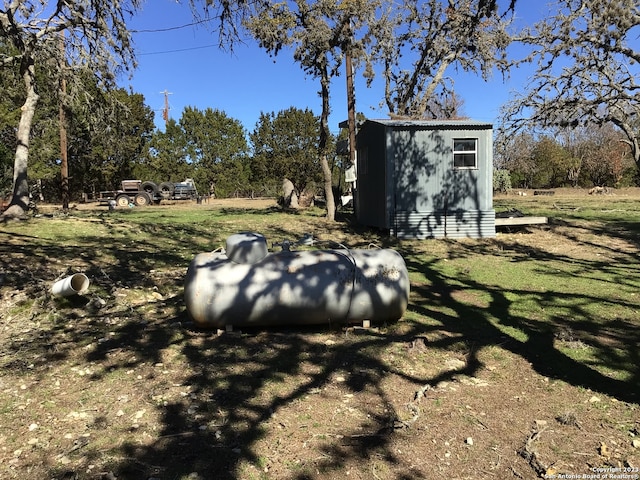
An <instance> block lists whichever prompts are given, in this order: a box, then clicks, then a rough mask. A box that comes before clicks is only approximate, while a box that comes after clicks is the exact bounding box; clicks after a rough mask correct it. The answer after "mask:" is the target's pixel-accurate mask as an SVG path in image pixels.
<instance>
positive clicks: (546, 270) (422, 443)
mask: <svg viewBox="0 0 640 480" xmlns="http://www.w3.org/2000/svg"><path fill="white" fill-rule="evenodd" d="M528 193H529V195H527V196H517V195H509V196H501V197H497V198H496V199H495V202H494V203H495V207H496V210H498V211H500V210H509V209H518V210H520V211H522V212H523V213H524V214H526V215H544V216H548V217H549V220H550V223H549V225H546V226H541V227H535V228H533V227H531V228H525V229H519V230H513V231H504V232H499V233H498V235H497V236H496V237H495V238H491V239H481V240H472V239H467V240H455V241H454V240H446V239H445V240H426V241H400V240H397V239H393V238H389V237H388V236H385V235H384V234H382V233H381V232H376V231H371V230H367V229H364V228H362V227H358V226H356V225H353V223H352V221H351V218H350V216H349V215H339V219H338V220H339V221H337V222H334V223H327V222H326V221H325V220H324V216H323V212H322V210H320V209H311V210H309V211H306V212H301V213H286V212H282V211H281V210H280V209H279V208H278V207H277V205H275V202H273V201H264V200H228V201H223V200H219V201H215V202H212V203H209V204H202V205H196V204H192V203H188V204H187V203H180V204H174V205H161V206H153V207H145V208H134V209H123V210H121V209H118V210H116V211H112V212H109V211H107V209H106V208H103V207H93V208H88V207H87V206H81V207H79V208H77V209H73V210H72V211H71V212H70V213H69V214H68V215H63V214H62V213H61V212H60V211H58V210H57V209H56V208H55V207H41V209H40V214H39V215H38V216H36V217H35V218H31V219H29V220H28V221H24V222H15V223H6V224H0V238H1V239H2V242H0V367H1V368H0V412H1V415H0V478H7V479H24V478H33V479H63V478H65V479H71V478H77V479H101V480H102V479H105V480H107V479H110V480H112V479H114V478H117V479H136V480H137V479H143V480H152V479H160V480H169V479H171V480H174V479H183V480H187V479H190V480H196V479H226V478H228V479H297V480H303V479H304V480H307V479H325V478H329V479H333V478H335V479H344V478H354V479H414V478H424V479H434V478H459V479H463V478H469V479H478V478H498V479H505V478H524V479H530V478H531V479H533V478H541V477H543V476H544V475H547V478H552V475H557V474H567V475H579V478H582V475H589V474H594V473H597V472H605V473H608V474H609V473H626V474H629V475H635V477H627V478H640V471H639V470H638V468H640V408H639V404H640V349H639V346H640V262H639V252H640V250H639V247H640V193H638V190H625V191H616V192H615V193H614V194H612V195H601V196H589V195H587V193H586V191H577V190H567V191H558V192H557V193H556V195H554V196H540V197H538V196H533V195H531V192H528ZM242 231H255V232H259V233H262V234H263V235H265V236H266V237H267V239H268V241H269V246H270V247H271V243H274V242H279V241H282V240H284V239H289V240H295V239H297V238H299V237H301V236H302V235H304V234H312V235H313V236H314V237H315V238H316V239H318V240H321V241H323V240H327V241H329V240H332V241H338V242H340V243H343V244H345V245H348V246H349V247H351V248H367V247H368V246H370V245H376V246H380V247H386V248H393V249H396V250H397V251H399V252H400V253H401V254H402V256H403V257H404V259H405V262H406V264H407V267H408V270H409V275H410V280H411V296H410V304H409V307H408V310H407V312H406V314H405V315H404V316H403V318H402V319H400V320H399V321H394V322H387V323H384V324H380V325H373V326H372V328H369V329H362V328H359V327H358V326H357V325H348V326H347V325H335V324H331V325H319V326H315V327H300V326H296V325H282V326H280V327H270V328H259V327H252V328H244V329H241V330H239V329H235V330H234V331H233V332H231V333H225V334H222V335H218V334H217V332H216V331H208V330H202V329H199V328H197V327H196V326H195V325H193V324H192V322H191V321H190V320H189V318H188V315H187V314H186V312H185V307H184V302H183V298H182V285H183V281H184V275H185V272H186V268H187V266H188V265H189V262H190V261H191V260H192V259H193V257H194V256H195V255H196V254H198V253H200V252H205V251H211V250H214V249H216V248H218V247H221V246H224V243H225V240H226V238H227V236H228V235H230V234H233V233H237V232H242ZM305 248H308V247H305ZM275 250H277V249H275ZM75 272H83V273H85V274H86V275H87V276H88V277H89V278H90V280H91V286H90V288H89V291H88V292H87V293H86V294H84V295H82V296H77V297H70V298H66V299H64V298H63V299H61V298H57V297H52V296H51V294H50V288H51V285H52V284H53V283H54V281H55V280H56V279H58V278H62V277H64V276H66V275H69V274H71V273H75ZM598 469H603V470H598ZM615 469H620V470H615ZM555 478H558V477H555ZM574 478H578V477H574ZM585 478H586V477H585Z"/></svg>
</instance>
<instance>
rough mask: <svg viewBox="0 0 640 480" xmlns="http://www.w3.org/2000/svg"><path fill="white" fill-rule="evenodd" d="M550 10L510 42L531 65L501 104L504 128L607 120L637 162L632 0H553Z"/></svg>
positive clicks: (636, 29) (637, 24)
mask: <svg viewBox="0 0 640 480" xmlns="http://www.w3.org/2000/svg"><path fill="white" fill-rule="evenodd" d="M550 12H551V14H550V15H549V16H548V17H546V18H545V19H543V20H541V21H540V22H538V23H537V24H535V25H534V26H533V27H531V28H528V29H525V30H524V31H522V32H521V33H520V34H519V35H518V36H517V37H516V38H515V41H517V42H519V43H521V44H522V45H524V46H525V47H527V48H529V49H530V53H529V54H528V55H527V56H526V57H525V58H522V59H518V61H517V62H516V65H517V64H518V63H521V62H525V63H530V64H532V65H534V66H535V73H534V75H533V76H532V78H531V81H530V83H529V84H528V85H527V86H526V88H525V89H524V91H523V92H521V93H519V94H518V95H517V96H516V97H515V98H514V99H513V100H511V101H510V102H509V103H508V104H507V105H505V107H504V111H503V116H504V119H503V123H504V125H505V128H506V129H507V130H508V131H511V132H515V131H517V130H518V129H522V128H527V127H531V126H537V127H540V128H543V129H553V128H554V127H559V128H576V127H579V126H583V127H584V126H587V127H592V126H600V125H606V124H611V125H614V126H615V127H616V128H617V129H619V130H620V131H621V132H623V133H624V141H625V143H626V144H627V145H628V146H629V148H630V150H631V152H632V153H633V158H634V161H635V163H636V165H637V167H638V169H640V139H639V136H638V128H639V121H638V120H639V118H640V83H638V78H639V75H640V66H639V65H640V64H639V62H640V51H639V50H638V49H637V44H635V45H634V44H632V43H631V40H632V39H634V38H637V37H638V34H640V4H638V2H637V1H636V0H556V2H555V3H554V4H552V5H550Z"/></svg>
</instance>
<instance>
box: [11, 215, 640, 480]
mask: <svg viewBox="0 0 640 480" xmlns="http://www.w3.org/2000/svg"><path fill="white" fill-rule="evenodd" d="M191 228H192V229H193V230H191V231H190V233H191V234H193V235H201V234H202V232H201V231H199V230H198V229H197V228H196V227H191ZM178 230H179V228H178V227H176V229H175V231H174V230H169V234H168V235H169V237H172V238H173V237H174V236H175V238H176V239H178V240H179V239H180V238H183V237H181V236H180V235H179V232H178ZM274 231H277V232H278V233H279V234H281V235H282V236H283V237H292V236H293V234H292V232H289V231H288V230H287V229H286V228H282V229H277V230H274ZM170 232H174V233H170ZM167 238H168V237H162V238H159V239H158V243H157V244H156V243H155V241H154V242H149V243H145V244H139V245H138V248H137V249H135V250H134V249H121V248H119V247H118V246H117V245H108V244H105V243H104V242H102V243H101V242H100V239H99V238H97V237H96V238H93V239H86V241H87V245H83V246H82V247H76V248H71V249H69V248H61V247H57V246H51V245H43V244H37V243H36V244H25V245H23V246H22V247H21V249H22V250H21V252H22V253H23V254H24V255H29V254H32V255H36V254H44V255H49V256H56V255H57V256H58V258H62V259H64V258H74V256H76V255H77V254H79V253H80V251H81V250H82V251H84V253H85V255H86V257H82V258H83V262H85V265H86V266H87V268H88V269H89V270H90V271H94V272H101V271H104V276H103V277H101V278H103V279H104V280H101V281H102V282H106V278H111V279H114V278H118V279H119V280H118V281H119V282H122V284H121V285H122V287H123V288H133V287H134V286H136V285H138V284H139V283H140V278H148V277H146V276H144V275H143V273H144V272H146V271H147V270H148V268H149V265H150V263H151V259H152V258H154V256H157V255H161V256H162V258H161V263H162V264H163V265H165V266H166V265H171V264H174V265H178V264H180V263H181V262H182V261H183V259H182V257H181V256H180V255H177V254H176V251H175V249H173V250H172V249H171V248H164V249H162V248H161V244H162V243H163V241H165V242H166V239H167ZM178 240H175V243H174V240H172V242H171V245H173V246H176V245H178V243H177V242H178ZM180 241H182V240H180ZM89 245H92V246H91V247H89ZM469 245H470V246H469ZM487 245H488V244H487V243H486V242H478V243H475V244H452V245H451V251H452V255H451V258H452V259H456V258H465V256H471V255H479V254H491V250H490V249H487ZM188 247H190V248H195V245H190V246H188ZM503 247H504V251H506V252H507V254H508V255H510V259H511V261H513V262H515V263H516V264H517V263H518V262H524V261H530V262H536V264H537V268H538V273H539V274H540V275H552V272H551V270H549V269H548V267H547V264H553V265H554V268H555V269H556V270H557V267H558V265H563V264H566V265H570V266H571V268H572V269H579V270H581V271H584V272H590V271H591V272H593V271H598V272H601V273H602V274H606V275H608V276H609V278H612V279H614V280H612V281H620V282H626V285H627V286H633V285H635V284H636V279H637V278H638V270H637V268H635V267H633V266H632V265H631V266H630V265H625V266H624V267H623V270H620V269H619V268H618V267H614V266H612V265H610V264H608V263H607V262H594V261H586V260H581V261H577V260H576V259H572V258H570V257H569V256H563V255H552V254H549V253H548V252H543V251H541V250H536V249H532V248H531V247H526V246H518V245H516V244H510V245H506V244H505V245H503ZM100 249H102V250H104V249H107V250H108V253H109V255H112V256H113V257H114V259H115V261H114V262H113V264H112V265H110V266H105V265H101V264H99V263H92V260H91V254H92V253H95V254H97V253H98V250H100ZM404 257H405V260H406V261H407V264H408V268H409V270H410V272H411V273H412V274H416V275H421V276H422V277H424V278H425V279H426V281H425V282H424V283H415V284H414V285H413V286H412V291H413V293H412V300H411V304H410V306H409V309H410V313H411V315H410V316H411V320H406V321H404V322H403V327H404V328H403V332H404V333H403V334H397V333H393V332H394V331H395V330H396V329H394V328H391V329H389V331H387V332H379V331H375V330H371V331H368V332H360V333H358V334H354V333H351V334H347V332H348V330H347V331H345V330H344V329H342V328H340V327H336V326H335V325H331V326H330V325H322V326H317V327H295V326H291V327H275V328H253V329H245V331H244V333H239V332H235V333H232V334H227V335H222V336H217V335H215V334H214V333H213V332H209V331H201V330H198V329H195V328H194V326H193V325H192V324H191V322H190V321H189V319H188V317H187V316H186V313H185V311H184V306H183V301H182V297H181V293H180V288H179V284H180V280H181V278H182V274H176V275H174V276H173V277H170V279H169V283H170V285H164V288H165V289H166V291H168V292H172V293H171V294H166V295H165V298H164V299H162V300H154V301H147V302H145V303H143V304H140V305H124V306H121V307H118V308H114V309H105V310H98V311H96V312H93V313H92V314H91V315H89V316H88V317H84V318H80V317H78V318H77V320H78V321H77V322H75V323H74V322H73V320H74V319H73V318H69V317H67V319H66V321H65V322H60V323H56V324H55V325H54V326H53V328H51V329H48V330H45V331H43V332H41V334H39V335H38V336H36V337H32V338H28V339H24V340H23V341H18V340H17V339H16V340H15V341H13V342H12V344H11V345H10V348H11V350H13V351H14V353H16V354H17V353H18V352H23V353H29V352H31V351H33V352H36V353H37V354H38V358H40V360H39V361H38V362H37V363H36V364H35V369H36V370H38V369H42V375H43V376H44V375H45V374H46V372H47V370H46V368H47V366H48V365H51V364H54V363H61V362H64V361H65V360H66V359H67V358H68V357H69V355H70V353H71V352H72V351H75V352H77V351H78V349H81V351H82V352H84V353H82V354H81V356H82V357H83V359H84V361H85V362H86V363H87V364H89V365H93V366H94V367H95V368H94V371H93V373H92V375H91V376H90V377H88V378H87V384H88V386H90V385H91V384H100V382H106V381H107V380H109V379H111V378H113V377H114V376H116V375H118V374H120V375H123V377H122V378H123V380H122V381H123V382H127V383H132V382H133V383H134V384H135V385H136V388H137V389H138V391H139V394H140V397H141V398H142V400H141V403H142V404H143V405H145V406H146V408H147V409H148V410H150V411H153V413H154V414H156V415H157V417H158V419H159V423H158V430H153V429H152V428H151V426H150V425H147V426H145V424H144V422H142V421H141V422H140V423H141V425H138V426H137V427H135V428H134V427H131V428H132V429H133V430H132V431H131V432H127V431H122V430H121V428H122V427H121V426H116V424H115V421H114V420H113V419H112V418H109V417H106V416H105V417H100V418H96V419H95V421H94V424H93V429H94V432H95V433H94V435H99V434H100V433H102V434H103V435H105V436H106V435H109V434H110V432H109V430H111V431H112V432H111V434H112V435H113V436H114V437H115V438H116V439H118V443H117V444H116V445H109V446H108V447H107V449H108V453H109V457H110V460H107V461H106V463H104V464H102V468H108V469H109V470H110V471H111V472H113V474H114V475H115V476H117V478H119V479H140V478H142V479H149V478H159V479H175V478H201V479H214V478H215V479H241V478H252V477H253V478H261V477H266V478H269V476H268V475H266V474H265V475H264V476H263V475H262V473H261V472H263V469H264V468H266V467H268V464H265V462H268V459H265V458H264V448H265V446H264V444H263V442H264V441H265V439H266V438H273V437H274V433H273V432H274V431H281V435H282V436H283V438H284V437H287V436H288V435H291V434H292V431H291V428H292V425H289V424H286V423H284V422H283V421H282V420H280V417H279V416H280V414H281V412H282V411H284V410H286V409H287V408H289V407H291V406H292V405H296V404H298V403H303V402H309V405H312V404H313V399H314V398H316V397H314V396H317V395H323V393H322V392H323V391H325V390H326V389H329V388H334V389H337V388H338V387H335V385H336V376H344V381H342V382H341V383H340V387H339V390H337V392H338V394H339V395H340V396H343V395H365V394H366V395H368V397H367V398H368V399H369V400H370V403H367V404H366V405H365V406H363V407H362V408H363V412H364V413H365V414H366V415H367V418H368V420H367V421H366V422H365V423H364V424H363V425H360V428H354V427H351V428H352V430H348V431H341V432H340V433H341V435H340V438H338V436H329V437H327V438H326V439H325V441H324V442H323V443H322V444H319V445H318V446H317V450H318V453H319V455H320V457H321V458H320V459H319V460H316V461H314V462H310V463H305V462H302V463H301V464H295V463H294V459H296V458H297V452H295V451H293V452H292V451H288V452H285V453H284V454H283V455H282V457H283V459H285V461H288V462H292V463H291V465H289V468H288V470H287V469H286V468H285V469H284V470H285V471H286V472H288V473H287V474H286V477H285V478H291V479H297V480H303V479H311V478H323V477H330V476H341V475H342V474H343V473H344V468H345V465H347V464H350V463H354V462H356V463H357V462H360V463H366V462H369V461H371V459H372V458H374V457H375V459H377V460H378V461H382V462H384V463H385V464H386V465H387V466H388V467H389V468H388V470H389V471H390V472H391V473H390V475H392V476H391V477H387V478H395V479H409V478H429V477H428V475H427V474H426V473H425V472H423V471H421V470H419V469H414V468H412V465H411V464H410V463H409V461H408V459H406V458H403V457H402V456H401V455H398V454H397V452H396V451H395V450H394V448H393V444H394V441H395V439H396V438H397V436H398V435H401V434H402V432H403V431H404V428H405V427H403V426H402V425H401V424H400V425H398V421H399V417H400V415H399V413H398V412H396V411H394V408H393V403H394V402H393V399H392V394H393V393H394V392H389V391H388V390H387V389H385V387H384V386H383V384H384V382H385V380H387V379H389V378H390V377H392V376H393V377H398V378H401V379H402V380H404V381H405V382H406V383H407V384H409V385H413V386H414V389H413V391H408V392H405V393H406V394H407V399H408V400H409V399H410V398H412V394H413V393H414V392H415V391H416V390H418V389H419V388H420V387H422V386H423V385H425V384H430V385H436V384H437V383H438V382H440V381H443V380H444V381H446V380H451V379H452V378H453V377H454V376H455V375H460V374H464V375H469V376H474V375H476V374H477V373H478V372H479V371H480V369H481V368H482V366H483V365H482V362H481V360H480V356H479V353H480V352H481V351H482V349H484V348H486V347H490V346H495V345H500V346H501V347H502V348H504V349H506V350H508V351H510V352H512V353H514V354H515V355H518V356H520V357H522V358H524V359H526V360H527V361H528V362H530V363H531V365H532V367H533V368H534V369H535V370H536V371H537V372H538V373H540V374H541V375H544V376H546V377H548V378H555V379H561V380H563V381H565V382H567V383H569V384H571V385H576V386H581V387H584V388H588V389H590V390H592V391H594V392H602V393H604V394H607V395H610V396H612V397H615V398H617V399H619V400H621V401H625V402H632V403H638V396H637V395H638V392H639V391H640V388H639V386H640V385H639V383H640V382H639V371H638V365H639V364H640V358H639V356H638V355H639V354H638V351H637V348H636V347H637V344H638V342H639V341H640V327H639V326H638V324H637V322H635V321H633V320H634V319H632V318H618V319H615V320H612V321H608V322H602V321H601V319H596V318H591V317H590V313H589V311H588V310H587V309H585V308H584V307H585V306H586V305H590V304H593V303H595V302H608V301H610V299H606V298H603V297H602V296H601V295H599V293H598V292H597V291H594V292H593V293H591V294H588V295H586V294H580V295H578V294H574V295H571V294H567V293H566V292H563V291H560V290H558V291H553V290H548V291H545V292H532V291H530V290H527V289H523V288H514V289H504V288H498V287H496V286H490V285H481V284H478V283H477V282H475V281H474V280H473V279H471V278H469V277H465V276H453V275H450V274H445V273H443V271H442V269H441V268H439V265H438V262H439V259H429V257H428V256H425V255H422V254H416V253H414V252H412V251H411V250H405V251H404ZM155 258H156V261H158V258H157V257H155ZM628 258H629V257H627V259H628ZM623 260H624V256H621V258H620V261H621V262H622V261H623ZM624 269H626V270H624ZM621 272H624V274H623V273H621ZM16 275H17V274H16ZM49 275H50V274H49ZM100 275H102V274H100ZM16 278H20V279H21V281H23V282H24V285H25V286H26V285H27V284H29V279H28V277H27V276H19V277H16ZM157 283H158V282H156V284H157ZM143 284H144V285H146V286H147V287H149V288H151V287H152V286H154V282H153V279H149V281H148V283H143ZM160 286H162V285H160ZM103 287H104V288H105V289H106V287H107V285H106V283H105V284H104V285H103ZM465 290H468V291H479V290H480V291H484V292H486V293H487V295H488V298H489V301H488V306H487V307H486V308H484V307H483V306H478V305H474V304H470V303H468V302H465V301H463V300H461V297H460V296H459V295H458V294H459V292H461V291H465ZM107 291H108V290H107ZM520 297H528V298H529V297H533V298H534V299H535V301H537V302H539V304H540V305H541V306H542V305H550V304H553V303H554V302H562V303H563V304H565V305H568V307H567V308H568V309H569V310H570V311H571V312H572V313H573V314H574V316H575V318H576V319H578V320H577V321H571V319H569V320H567V318H560V317H557V318H556V317H553V316H551V317H544V318H525V317H524V316H523V315H521V314H519V313H517V312H518V310H516V309H514V300H513V299H514V298H520ZM629 306H632V305H629ZM78 307H79V306H78V305H74V304H72V303H70V304H66V305H65V304H57V308H58V309H59V310H66V313H68V314H71V313H72V312H73V311H75V310H77V308H78ZM421 319H428V322H423V321H421ZM567 323H568V324H569V325H568V326H570V327H571V328H572V329H573V330H574V331H575V332H577V334H578V335H581V337H580V338H581V339H582V341H583V342H585V343H586V344H588V345H589V346H591V347H592V348H593V349H594V350H595V352H596V357H597V360H598V362H600V363H601V364H602V365H604V366H606V365H611V366H612V367H615V368H618V369H620V368H623V367H621V365H623V366H627V367H626V368H627V369H628V377H627V378H626V379H624V380H621V379H616V378H611V377H609V376H607V375H605V374H603V373H602V372H601V371H600V370H599V369H598V368H596V367H597V366H595V365H588V364H586V363H585V362H583V361H577V360H575V359H573V358H571V357H570V356H568V355H567V354H566V353H564V352H563V351H562V350H560V349H559V348H558V344H557V340H558V339H557V337H556V333H557V329H558V328H559V327H566V326H567ZM509 329H510V330H509ZM436 331H439V332H441V331H444V332H447V333H448V334H449V335H447V336H444V337H442V338H440V339H438V340H435V341H432V342H429V348H431V349H434V350H437V351H442V352H450V351H451V350H452V349H453V348H454V345H455V343H456V342H459V341H461V340H462V341H464V342H466V343H468V344H469V345H472V347H473V348H470V349H469V352H468V353H467V356H466V363H465V366H464V367H462V368H459V369H458V370H454V371H448V372H441V373H438V374H434V375H430V376H416V375H409V374H407V373H405V372H404V371H403V370H402V369H401V368H398V367H396V366H394V365H393V364H391V363H390V362H389V360H388V359H386V358H385V356H384V352H388V351H389V350H390V349H393V348H396V347H398V346H402V345H406V344H408V343H409V342H411V341H412V340H414V339H415V338H417V337H421V336H424V335H427V334H429V333H432V332H436ZM509 331H518V332H520V333H521V335H512V334H509ZM587 334H588V335H587ZM25 361H27V360H25ZM3 366H4V367H5V368H7V369H9V370H11V371H14V372H15V373H16V374H21V372H23V371H25V370H26V369H27V365H26V364H18V363H15V362H14V363H10V364H4V365H3ZM163 369H166V370H167V371H170V372H172V373H171V374H170V376H168V377H166V378H165V376H164V375H165V374H163V373H162V371H163ZM176 369H177V370H176ZM130 371H131V372H134V373H132V374H131V375H132V376H126V375H127V373H126V372H130ZM133 375H138V376H139V377H140V378H139V379H137V380H136V379H135V378H134V377H133ZM117 378H119V377H117ZM105 385H112V386H111V387H110V388H116V387H117V382H115V381H114V383H111V384H106V383H105ZM176 390H179V394H178V395H173V394H172V395H170V392H175V391H176ZM395 393H397V392H395ZM317 398H319V397H317ZM325 401H326V400H325ZM106 408H108V407H106ZM113 409H117V407H113ZM111 413H112V414H113V412H111ZM323 421H326V420H323ZM112 422H114V423H112ZM400 423H401V422H400ZM136 434H140V435H137V436H136ZM276 436H277V435H276ZM129 438H130V439H129ZM142 439H146V440H142ZM272 448H273V449H274V450H277V446H276V445H273V446H272ZM104 452H105V447H104V446H102V447H99V446H92V445H91V444H89V446H88V447H85V449H84V450H83V451H82V454H83V455H85V457H86V458H87V459H89V460H91V461H99V460H100V458H101V456H102V455H103V454H104ZM276 461H277V459H276ZM281 471H282V470H281ZM63 472H64V469H63V468H61V467H55V468H52V469H51V472H50V473H51V476H53V477H55V478H58V477H60V476H61V475H62V473H63ZM193 474H197V475H198V477H196V476H195V475H193ZM189 475H192V476H191V477H189Z"/></svg>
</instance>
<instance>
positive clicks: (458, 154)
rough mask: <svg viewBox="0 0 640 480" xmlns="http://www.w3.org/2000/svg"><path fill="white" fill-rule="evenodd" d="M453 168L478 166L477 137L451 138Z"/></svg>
mask: <svg viewBox="0 0 640 480" xmlns="http://www.w3.org/2000/svg"><path fill="white" fill-rule="evenodd" d="M453 166H454V168H478V139H477V138H454V139H453Z"/></svg>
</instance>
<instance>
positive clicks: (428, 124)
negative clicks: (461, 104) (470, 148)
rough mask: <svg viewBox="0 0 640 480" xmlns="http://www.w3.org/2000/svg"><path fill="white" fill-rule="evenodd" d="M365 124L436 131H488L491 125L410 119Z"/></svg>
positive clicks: (383, 120)
mask: <svg viewBox="0 0 640 480" xmlns="http://www.w3.org/2000/svg"><path fill="white" fill-rule="evenodd" d="M367 122H373V123H379V124H381V125H384V126H386V127H396V128H421V129H425V130H438V129H443V128H445V129H449V130H456V129H472V130H490V129H492V128H493V124H491V123H487V122H480V121H478V120H410V119H380V120H367V121H366V122H365V123H367Z"/></svg>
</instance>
